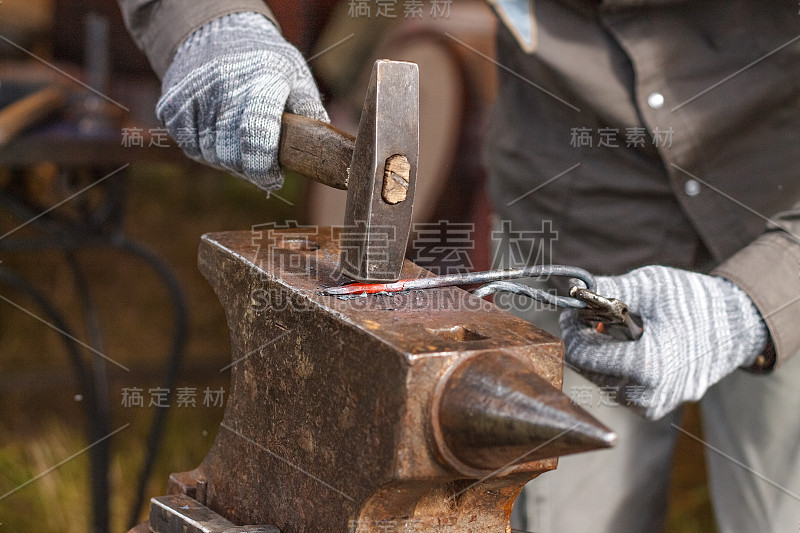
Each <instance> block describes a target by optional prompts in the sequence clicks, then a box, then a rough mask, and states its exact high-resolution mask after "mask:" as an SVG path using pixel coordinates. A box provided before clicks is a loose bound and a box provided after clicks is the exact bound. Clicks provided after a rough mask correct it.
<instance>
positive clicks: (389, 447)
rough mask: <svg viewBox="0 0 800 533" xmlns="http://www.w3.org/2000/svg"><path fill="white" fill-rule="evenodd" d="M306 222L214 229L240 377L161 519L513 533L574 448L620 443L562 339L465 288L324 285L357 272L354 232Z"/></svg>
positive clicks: (214, 260)
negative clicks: (591, 400)
mask: <svg viewBox="0 0 800 533" xmlns="http://www.w3.org/2000/svg"><path fill="white" fill-rule="evenodd" d="M304 231H305V233H303V234H300V233H298V231H297V230H273V231H269V230H265V231H264V232H263V233H260V234H253V233H251V232H232V233H218V234H210V235H205V236H204V237H203V239H202V243H201V246H200V251H199V267H200V270H201V271H202V273H203V274H204V275H205V276H206V278H207V279H208V280H209V282H210V283H211V285H212V286H213V288H214V290H215V291H216V293H217V295H218V297H219V299H220V302H221V303H222V306H223V308H224V309H225V314H226V317H227V321H228V326H229V328H230V333H231V342H232V362H231V364H230V366H229V370H230V372H231V382H232V383H231V392H230V394H229V399H228V404H227V406H226V411H225V415H224V420H223V422H222V424H221V427H220V429H219V433H218V434H217V436H216V440H215V442H214V444H213V446H212V448H211V450H210V452H209V453H208V455H207V457H206V458H205V460H204V461H203V462H202V464H201V465H200V466H199V467H198V468H197V469H195V470H193V471H191V472H184V473H180V474H173V475H172V476H171V478H170V483H169V493H170V494H172V495H173V496H172V497H168V498H161V499H154V500H153V502H152V510H151V521H150V528H151V530H152V531H155V532H158V533H166V532H173V531H182V532H194V531H204V532H209V533H222V531H228V530H230V531H250V530H251V529H252V530H253V531H274V529H268V528H270V527H272V528H278V529H279V530H280V531H281V532H283V533H301V532H303V533H312V532H313V533H347V532H353V533H367V532H370V533H371V532H378V531H392V532H414V531H419V532H422V531H442V532H443V531H447V532H448V533H492V532H494V533H501V532H506V531H508V530H509V528H510V526H509V518H510V514H511V508H512V505H513V503H514V500H515V498H516V497H517V495H518V494H519V492H520V490H521V489H522V487H523V485H525V483H526V482H528V481H529V480H531V479H533V478H535V477H536V476H538V475H539V474H541V473H543V472H546V471H548V470H551V469H553V468H555V467H556V464H557V457H558V456H560V455H564V454H568V453H575V452H580V451H586V450H590V449H595V448H603V447H608V446H610V445H612V444H613V442H614V439H615V436H614V434H613V433H611V432H610V431H609V430H608V429H607V428H605V427H603V426H602V425H601V424H599V423H598V422H597V421H595V420H594V419H593V418H592V417H591V416H590V415H589V414H587V413H586V412H585V411H583V410H582V409H580V408H579V407H578V406H576V405H574V404H572V403H571V402H570V400H569V398H568V397H566V396H565V395H563V394H562V393H561V391H560V387H561V380H562V370H563V345H562V343H561V342H560V341H559V340H558V339H556V338H555V337H552V336H551V335H549V334H547V333H545V332H543V331H541V330H539V329H538V328H536V327H535V326H533V325H532V324H530V323H528V322H526V321H524V320H521V319H519V318H516V317H514V316H513V315H511V314H510V313H507V312H505V311H502V310H500V309H499V308H497V307H495V306H494V305H493V304H491V303H489V302H487V301H485V300H482V299H480V298H477V297H475V296H473V295H472V294H470V293H468V292H466V291H463V290H461V289H458V288H456V287H444V288H435V289H430V290H425V291H411V292H407V293H401V294H385V295H382V294H376V295H369V296H357V297H349V298H344V297H336V296H326V295H323V294H322V292H321V291H322V290H323V289H324V288H325V287H328V286H334V285H338V284H341V283H343V282H344V281H346V280H343V279H341V276H342V274H341V273H339V272H338V270H337V265H338V262H339V257H340V253H341V247H342V245H343V244H344V243H343V239H342V236H341V234H340V230H338V231H337V230H335V229H330V228H320V229H318V230H317V231H316V232H313V233H311V234H310V233H309V232H308V231H307V230H304ZM423 274H425V271H424V270H423V269H421V268H420V267H418V266H416V265H415V264H413V263H411V262H409V261H406V262H405V264H404V267H403V273H402V275H403V276H404V277H406V278H415V277H419V276H421V275H423ZM175 495H184V496H188V497H191V498H194V499H195V502H193V503H192V505H184V504H181V502H186V501H187V500H186V499H185V497H184V496H181V497H180V498H178V497H176V496H175ZM181 498H183V499H181ZM182 509H183V510H182ZM190 511H191V512H190ZM189 515H191V516H189ZM197 516H201V517H205V518H204V519H203V520H207V521H208V522H207V523H208V524H212V525H211V526H208V525H203V524H206V522H202V523H201V522H199V521H198V518H197ZM192 517H194V518H192ZM187 524H188V525H187ZM192 524H194V525H192ZM198 524H200V525H198ZM213 524H216V525H213ZM220 524H223V525H220ZM234 524H238V525H240V526H241V525H245V524H254V525H253V526H250V529H248V528H242V527H237V528H234V526H233V525H234ZM193 528H194V529H193ZM204 528H205V529H204ZM215 528H216V529H215ZM231 528H233V529H231ZM259 528H260V529H259Z"/></svg>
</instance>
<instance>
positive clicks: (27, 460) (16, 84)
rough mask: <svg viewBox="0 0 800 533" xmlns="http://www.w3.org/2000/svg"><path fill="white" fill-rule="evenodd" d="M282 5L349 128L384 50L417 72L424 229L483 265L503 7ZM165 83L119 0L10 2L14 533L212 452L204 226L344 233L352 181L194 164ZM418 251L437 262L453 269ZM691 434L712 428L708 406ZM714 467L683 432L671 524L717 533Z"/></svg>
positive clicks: (109, 515) (7, 307)
mask: <svg viewBox="0 0 800 533" xmlns="http://www.w3.org/2000/svg"><path fill="white" fill-rule="evenodd" d="M269 3H270V5H271V7H272V8H273V10H274V11H275V14H276V16H277V18H278V19H279V21H280V23H281V26H282V29H283V32H284V34H285V36H286V37H287V38H288V39H289V40H290V41H291V42H293V43H294V44H295V45H296V46H298V48H299V49H300V50H301V52H302V53H303V54H304V55H305V57H306V58H308V59H309V61H310V64H311V67H312V70H313V72H314V74H315V76H316V77H317V79H318V82H319V85H320V87H321V90H322V92H323V94H324V98H325V102H326V106H327V107H328V109H329V112H330V115H331V117H332V120H333V122H334V124H335V125H336V126H338V127H339V128H341V129H344V130H346V131H350V132H351V133H355V129H356V127H357V122H358V119H359V116H360V111H361V105H362V103H363V98H364V92H365V90H366V85H367V79H368V76H369V72H370V70H371V67H372V62H373V61H374V59H376V58H378V57H385V58H391V59H406V60H412V61H415V62H417V63H419V65H420V74H421V128H422V131H421V162H420V171H419V176H420V179H419V183H418V186H417V196H416V200H415V221H416V222H418V223H420V224H427V225H429V226H431V227H432V226H435V225H436V224H437V223H438V222H439V221H442V220H446V221H448V222H450V223H467V224H472V225H473V226H471V227H472V243H473V244H472V246H471V247H470V248H469V249H468V250H467V255H466V256H464V257H462V258H461V259H460V260H461V261H462V262H463V263H464V264H463V265H462V266H464V267H465V268H466V267H468V268H470V269H482V268H486V267H488V264H489V259H488V234H489V227H490V216H491V208H490V206H489V203H488V201H487V199H486V196H485V193H484V190H483V181H484V172H483V170H482V168H481V160H480V146H481V141H482V137H483V135H484V131H485V124H486V120H487V113H488V112H489V109H490V106H491V101H492V98H493V94H494V90H495V78H494V66H493V65H492V64H491V63H490V62H489V60H488V59H487V57H488V58H491V57H493V53H494V52H493V35H494V23H495V22H494V18H493V16H492V14H491V12H490V10H489V9H488V8H487V7H486V6H485V4H484V3H483V2H482V1H480V0H460V1H459V2H458V3H457V4H456V3H454V4H453V5H452V6H450V5H448V6H447V11H446V12H445V11H439V12H436V13H434V12H433V11H432V10H431V9H430V6H429V5H428V4H429V3H428V2H423V3H422V4H423V8H424V15H425V16H422V17H405V16H404V13H405V4H404V3H403V2H402V1H401V2H399V3H398V4H397V7H396V9H395V10H394V13H395V17H391V16H389V13H380V12H379V11H378V7H377V4H375V3H374V2H348V1H341V2H337V1H334V0H327V1H324V0H318V1H292V2H290V1H288V0H280V1H271V2H269ZM417 3H419V2H417ZM356 4H362V5H370V4H371V8H370V11H369V12H366V11H363V9H361V10H358V11H354V9H355V8H354V6H355V5H356ZM446 33H449V34H451V35H453V36H455V37H457V40H455V39H452V38H451V37H448V36H447V35H446ZM158 95H159V82H158V80H157V79H156V78H155V76H154V75H153V74H152V72H151V71H150V70H149V66H148V64H147V60H146V59H145V58H144V56H143V55H141V54H140V53H139V51H138V50H137V49H136V47H135V45H134V44H133V42H132V41H131V40H130V38H129V37H128V35H127V33H126V32H125V29H124V27H123V24H122V21H121V18H120V16H119V13H118V10H117V7H116V3H115V2H114V1H111V0H93V1H91V2H90V1H88V0H86V1H81V0H69V1H57V0H26V1H25V2H21V1H17V0H4V1H3V2H2V3H0V399H2V401H1V402H0V531H13V532H17V531H20V532H24V531H34V530H35V531H39V532H86V531H94V532H96V533H102V532H106V531H115V532H122V531H126V530H127V529H128V527H130V525H131V524H133V523H136V522H138V521H142V520H144V519H145V517H146V502H147V501H148V499H149V498H150V497H151V496H155V495H160V494H163V493H164V492H165V490H166V481H167V477H168V476H169V474H170V473H171V472H182V471H187V470H191V469H193V468H194V467H196V466H197V465H198V464H199V463H200V461H201V460H202V458H203V457H204V456H205V454H206V453H207V451H208V448H209V447H210V445H211V443H212V442H213V439H214V436H215V434H216V431H217V425H218V424H219V422H220V420H221V418H222V413H223V410H224V403H225V400H226V394H227V392H228V386H229V382H228V379H229V375H228V374H226V373H225V372H220V369H221V368H223V367H225V366H226V365H227V364H228V363H229V362H230V348H229V337H228V333H227V326H226V324H225V319H224V316H223V313H222V309H221V307H220V305H219V303H218V301H217V299H216V297H215V295H214V294H213V293H212V291H211V289H210V287H209V286H208V284H207V283H206V282H205V280H204V279H203V278H202V277H201V276H200V274H199V273H198V272H197V269H196V250H197V246H198V243H199V239H200V236H201V235H202V234H204V233H208V232H214V231H226V230H248V229H250V228H252V227H253V226H258V225H263V224H268V223H274V224H277V225H287V224H293V223H297V224H323V225H337V224H341V223H342V220H343V213H344V198H345V197H344V196H343V195H342V193H341V192H339V191H334V190H332V189H327V188H325V187H323V186H321V185H317V184H311V183H309V182H307V181H306V180H304V179H303V178H300V177H298V176H292V175H289V176H287V180H286V184H285V186H284V187H283V189H281V190H280V191H278V193H277V194H272V195H267V194H266V193H265V192H263V191H260V190H258V189H256V188H255V187H253V186H251V185H249V184H247V183H245V182H243V181H241V180H239V179H237V178H233V177H231V176H228V175H226V174H224V173H220V172H217V171H214V170H212V169H208V168H206V167H203V166H201V165H198V164H196V163H193V162H191V161H189V160H188V159H187V158H185V157H184V156H183V155H182V152H181V150H180V148H179V146H177V143H176V141H175V140H172V139H169V138H167V137H166V135H165V130H163V128H161V126H160V125H159V124H158V122H157V121H156V119H155V116H154V111H153V109H154V106H155V103H156V101H157V99H158ZM20 102H25V103H24V104H23V105H22V106H20V105H19V104H20ZM23 126H25V127H24V128H23ZM414 237H415V236H414V235H412V240H413V239H414ZM417 252H418V250H415V249H414V248H413V246H412V247H411V248H410V250H409V257H410V258H412V259H416V260H417V261H418V262H420V263H422V264H423V265H424V266H428V267H436V262H437V261H439V260H442V259H444V258H442V257H439V258H435V257H434V258H431V257H428V256H426V257H422V256H421V255H420V254H419V253H417ZM167 406H168V407H167ZM685 425H686V427H687V428H688V429H689V430H690V431H691V432H692V433H694V434H700V431H701V430H700V428H699V422H698V417H697V413H696V411H695V410H693V409H689V410H688V414H687V419H686V421H685ZM109 435H110V436H109ZM703 472H704V466H703V455H702V449H701V448H700V446H699V445H698V444H696V443H695V442H694V441H691V440H689V439H687V438H682V439H681V440H680V441H679V445H678V452H677V454H676V468H675V470H674V475H673V490H672V500H671V506H670V519H669V525H668V529H667V531H670V532H682V533H691V532H695V531H697V532H700V531H702V532H710V531H714V524H713V518H712V515H711V510H710V507H709V503H708V493H707V487H706V484H705V479H704V475H703Z"/></svg>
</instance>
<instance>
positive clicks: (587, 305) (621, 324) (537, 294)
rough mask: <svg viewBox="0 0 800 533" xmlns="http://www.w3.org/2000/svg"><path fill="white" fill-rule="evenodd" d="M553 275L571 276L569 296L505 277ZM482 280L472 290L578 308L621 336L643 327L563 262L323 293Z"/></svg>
mask: <svg viewBox="0 0 800 533" xmlns="http://www.w3.org/2000/svg"><path fill="white" fill-rule="evenodd" d="M550 276H558V277H568V278H570V285H571V287H570V291H569V297H567V296H558V295H555V294H551V293H550V292H547V291H544V290H542V289H538V288H535V287H529V286H527V285H523V284H522V283H515V282H511V281H505V280H509V279H517V278H540V279H541V278H548V277H550ZM479 283H480V284H483V285H481V286H480V287H478V288H477V289H475V291H474V292H473V294H474V295H475V296H478V297H479V298H485V297H486V296H489V295H490V294H494V293H496V292H511V293H515V294H521V295H524V296H527V297H529V298H533V299H535V300H538V301H540V302H545V303H549V304H552V305H555V306H557V307H570V308H575V309H578V316H579V317H580V318H581V320H583V321H584V322H586V324H587V325H589V326H592V327H594V328H595V329H597V331H599V332H601V333H606V334H608V335H610V336H612V337H614V338H616V339H619V340H636V339H638V338H639V337H641V336H642V327H641V325H640V322H637V320H636V319H637V318H638V317H635V316H634V315H631V314H630V313H629V312H628V306H627V305H625V303H623V302H621V301H620V300H617V299H615V298H606V297H604V296H600V295H598V294H597V293H596V292H594V291H596V290H597V283H596V282H595V279H594V276H593V275H592V274H591V273H589V272H588V271H587V270H584V269H582V268H577V267H571V266H564V265H545V266H532V267H522V268H509V269H505V270H488V271H484V272H468V273H461V274H447V275H442V276H430V277H426V278H416V279H401V280H399V281H396V282H394V283H350V284H347V285H341V286H338V287H329V288H326V289H324V290H323V291H322V294H324V295H329V296H354V295H363V294H379V293H395V292H402V291H409V290H422V289H432V288H435V287H449V286H454V285H476V284H479Z"/></svg>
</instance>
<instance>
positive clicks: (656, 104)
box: [647, 93, 664, 109]
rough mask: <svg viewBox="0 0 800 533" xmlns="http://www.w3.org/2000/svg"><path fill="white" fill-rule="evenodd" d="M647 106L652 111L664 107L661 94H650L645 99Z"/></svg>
mask: <svg viewBox="0 0 800 533" xmlns="http://www.w3.org/2000/svg"><path fill="white" fill-rule="evenodd" d="M647 105H649V106H650V107H652V108H653V109H661V108H662V107H664V95H663V94H661V93H652V94H651V95H650V96H648V97H647Z"/></svg>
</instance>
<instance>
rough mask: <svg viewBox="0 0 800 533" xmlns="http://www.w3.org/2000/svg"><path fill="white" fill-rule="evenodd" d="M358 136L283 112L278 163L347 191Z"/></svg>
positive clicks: (317, 121) (311, 119)
mask: <svg viewBox="0 0 800 533" xmlns="http://www.w3.org/2000/svg"><path fill="white" fill-rule="evenodd" d="M354 146H355V137H353V136H352V135H348V134H347V133H344V132H343V131H339V130H337V129H336V128H334V127H333V126H331V125H330V124H325V123H324V122H320V121H319V120H314V119H313V118H308V117H304V116H302V115H293V114H291V113H284V114H283V122H282V123H281V143H280V148H279V149H278V162H279V163H280V165H281V166H282V167H284V168H288V169H289V170H294V171H295V172H298V173H300V174H303V175H304V176H307V177H309V178H311V179H313V180H314V181H318V182H320V183H322V184H324V185H328V186H330V187H333V188H334V189H342V190H347V178H348V169H349V167H350V162H351V160H352V159H353V147H354Z"/></svg>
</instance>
